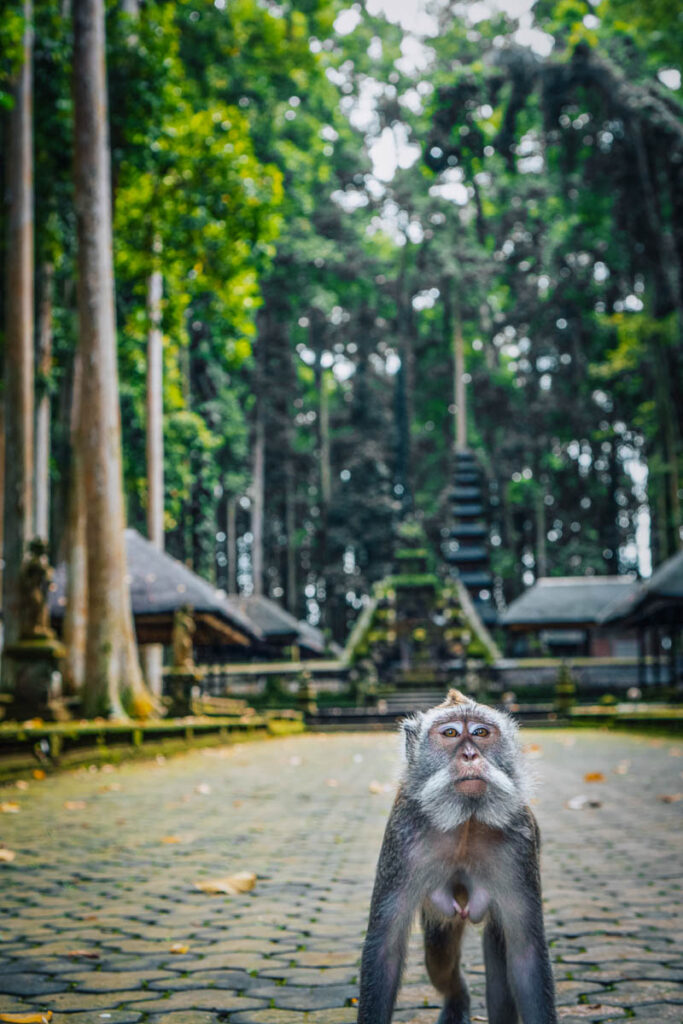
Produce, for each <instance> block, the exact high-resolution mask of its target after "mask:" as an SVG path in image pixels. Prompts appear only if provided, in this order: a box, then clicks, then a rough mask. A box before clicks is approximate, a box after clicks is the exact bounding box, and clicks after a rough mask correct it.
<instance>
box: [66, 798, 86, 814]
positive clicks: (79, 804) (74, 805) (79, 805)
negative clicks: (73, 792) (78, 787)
mask: <svg viewBox="0 0 683 1024" xmlns="http://www.w3.org/2000/svg"><path fill="white" fill-rule="evenodd" d="M87 806H88V805H87V804H86V802H85V800H65V801H64V810H65V811H84V810H85V809H86V807H87Z"/></svg>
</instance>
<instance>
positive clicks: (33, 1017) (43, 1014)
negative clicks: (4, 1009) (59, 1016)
mask: <svg viewBox="0 0 683 1024" xmlns="http://www.w3.org/2000/svg"><path fill="white" fill-rule="evenodd" d="M0 1020H1V1021H5V1022H6V1024H46V1022H47V1021H50V1020H52V1010H39V1011H38V1012H37V1013H0Z"/></svg>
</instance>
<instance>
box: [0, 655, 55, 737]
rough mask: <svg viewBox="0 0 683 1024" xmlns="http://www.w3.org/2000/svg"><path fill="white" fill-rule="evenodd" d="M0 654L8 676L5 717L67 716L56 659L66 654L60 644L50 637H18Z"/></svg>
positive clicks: (51, 719)
mask: <svg viewBox="0 0 683 1024" xmlns="http://www.w3.org/2000/svg"><path fill="white" fill-rule="evenodd" d="M3 657H4V661H5V665H6V668H7V674H6V677H7V679H8V680H11V684H10V685H11V693H12V702H11V704H10V706H9V710H8V717H9V718H15V719H17V721H23V720H24V719H27V718H42V719H43V720H44V721H46V722H64V721H66V720H67V719H68V718H69V714H68V712H67V710H66V706H65V704H64V700H63V695H62V674H61V672H60V671H59V662H60V661H61V660H62V659H63V658H64V657H66V648H65V647H64V644H62V643H60V642H59V641H58V640H55V639H53V638H52V637H37V638H35V639H32V640H18V641H17V642H16V643H14V644H8V645H7V647H6V648H5V650H4V652H3Z"/></svg>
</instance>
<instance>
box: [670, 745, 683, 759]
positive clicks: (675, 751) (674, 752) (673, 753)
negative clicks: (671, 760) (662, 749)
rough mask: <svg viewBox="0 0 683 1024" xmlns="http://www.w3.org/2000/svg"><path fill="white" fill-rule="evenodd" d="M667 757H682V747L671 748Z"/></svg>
mask: <svg viewBox="0 0 683 1024" xmlns="http://www.w3.org/2000/svg"><path fill="white" fill-rule="evenodd" d="M669 757H683V747H671V748H670V749H669Z"/></svg>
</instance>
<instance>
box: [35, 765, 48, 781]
mask: <svg viewBox="0 0 683 1024" xmlns="http://www.w3.org/2000/svg"><path fill="white" fill-rule="evenodd" d="M33 778H34V779H37V780H38V781H39V782H42V780H43V779H44V778H45V772H44V771H43V769H42V768H34V769H33Z"/></svg>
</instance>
